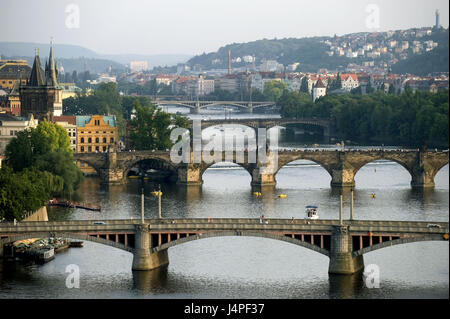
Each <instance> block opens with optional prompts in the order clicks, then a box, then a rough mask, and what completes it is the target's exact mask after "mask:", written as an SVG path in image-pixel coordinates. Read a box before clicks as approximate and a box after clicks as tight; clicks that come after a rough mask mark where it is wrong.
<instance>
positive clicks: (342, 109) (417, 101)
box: [279, 88, 449, 147]
mask: <svg viewBox="0 0 450 319" xmlns="http://www.w3.org/2000/svg"><path fill="white" fill-rule="evenodd" d="M279 105H280V106H281V115H282V116H283V117H294V116H297V117H309V116H314V117H320V118H327V119H332V120H333V121H334V124H335V127H336V133H337V134H338V135H339V136H340V137H341V138H344V139H350V140H353V141H358V142H372V141H373V142H382V143H385V144H387V143H395V144H396V145H410V146H415V147H419V146H420V145H421V144H422V143H427V144H428V145H430V146H437V147H448V145H449V142H448V137H449V129H448V120H449V116H448V113H449V102H448V89H447V90H444V91H441V92H438V93H436V94H434V93H430V92H421V91H417V92H415V93H414V92H413V91H412V90H411V89H410V88H406V89H405V91H404V93H402V94H401V95H396V94H385V93H384V92H383V91H377V92H373V93H370V94H365V95H360V94H344V95H337V94H329V95H327V96H324V97H322V98H320V99H319V100H317V101H316V103H314V104H313V106H311V105H310V104H309V102H308V101H307V100H306V98H305V97H301V96H300V95H295V94H286V95H283V96H282V97H281V98H280V100H279Z"/></svg>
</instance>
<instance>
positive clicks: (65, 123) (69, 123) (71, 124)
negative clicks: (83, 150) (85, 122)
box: [53, 115, 77, 152]
mask: <svg viewBox="0 0 450 319" xmlns="http://www.w3.org/2000/svg"><path fill="white" fill-rule="evenodd" d="M53 123H55V124H58V125H59V126H62V128H64V129H65V130H66V132H67V135H69V139H70V148H71V149H72V150H73V151H74V152H76V150H77V125H76V123H77V119H76V116H75V115H62V116H54V117H53Z"/></svg>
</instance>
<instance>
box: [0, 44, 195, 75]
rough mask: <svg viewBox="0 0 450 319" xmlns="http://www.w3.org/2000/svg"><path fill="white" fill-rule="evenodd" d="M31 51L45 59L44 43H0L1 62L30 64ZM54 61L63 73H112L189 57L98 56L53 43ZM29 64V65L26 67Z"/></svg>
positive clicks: (177, 55) (91, 51)
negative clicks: (133, 63)
mask: <svg viewBox="0 0 450 319" xmlns="http://www.w3.org/2000/svg"><path fill="white" fill-rule="evenodd" d="M35 48H39V55H40V57H41V59H45V58H46V57H47V56H48V53H49V51H50V44H48V43H32V42H0V55H1V56H2V58H3V59H6V58H20V59H26V60H27V61H28V63H29V64H30V63H32V62H33V59H34V51H35ZM53 50H54V53H55V58H56V60H57V61H58V63H60V64H61V65H62V66H64V70H65V71H66V72H72V71H73V70H76V71H77V72H83V71H84V66H85V64H86V69H87V70H89V71H90V72H91V73H101V72H105V71H106V70H107V69H108V68H109V66H112V68H113V69H115V70H125V69H126V67H125V65H127V64H129V63H130V61H133V60H138V61H147V62H148V65H149V69H150V68H152V67H158V66H166V65H175V64H177V63H181V62H185V61H186V60H188V59H189V58H190V57H191V56H190V55H186V54H154V55H143V54H99V53H97V52H95V51H93V50H90V49H87V48H84V47H82V46H78V45H72V44H54V45H53ZM30 65H31V64H30Z"/></svg>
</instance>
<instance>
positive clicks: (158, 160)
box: [123, 155, 177, 178]
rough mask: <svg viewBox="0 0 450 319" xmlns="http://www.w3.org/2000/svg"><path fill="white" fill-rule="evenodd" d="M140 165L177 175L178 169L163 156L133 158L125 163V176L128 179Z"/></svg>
mask: <svg viewBox="0 0 450 319" xmlns="http://www.w3.org/2000/svg"><path fill="white" fill-rule="evenodd" d="M140 163H143V164H145V165H146V166H148V167H149V168H153V169H157V170H164V171H170V172H171V173H172V174H175V173H176V170H177V167H176V166H175V165H174V164H173V163H172V162H171V161H170V160H167V158H165V157H163V156H157V155H154V156H145V157H142V158H133V159H130V160H128V161H126V162H124V163H123V166H124V167H123V176H124V178H126V177H127V176H128V174H129V172H130V170H131V169H132V168H133V167H136V166H138V165H139V164H140Z"/></svg>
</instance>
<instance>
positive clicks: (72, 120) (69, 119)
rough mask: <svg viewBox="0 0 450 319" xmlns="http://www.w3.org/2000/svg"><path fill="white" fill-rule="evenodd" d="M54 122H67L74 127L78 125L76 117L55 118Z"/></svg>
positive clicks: (62, 116)
mask: <svg viewBox="0 0 450 319" xmlns="http://www.w3.org/2000/svg"><path fill="white" fill-rule="evenodd" d="M53 122H67V123H69V124H72V125H77V118H76V116H75V115H61V116H54V117H53Z"/></svg>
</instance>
